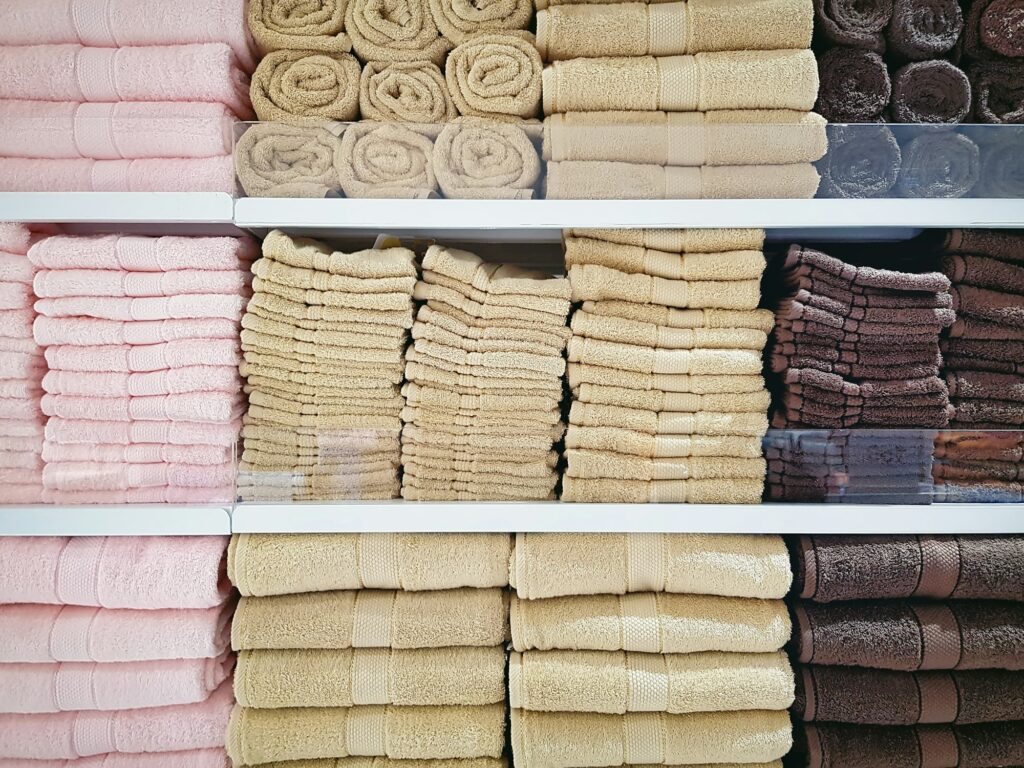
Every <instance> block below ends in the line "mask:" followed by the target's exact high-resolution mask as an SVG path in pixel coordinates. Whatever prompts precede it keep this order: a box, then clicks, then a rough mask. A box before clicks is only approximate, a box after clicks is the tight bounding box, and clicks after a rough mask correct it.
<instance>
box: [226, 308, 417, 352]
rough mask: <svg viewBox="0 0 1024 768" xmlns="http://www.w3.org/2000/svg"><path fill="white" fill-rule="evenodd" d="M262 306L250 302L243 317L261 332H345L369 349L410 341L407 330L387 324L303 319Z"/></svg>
mask: <svg viewBox="0 0 1024 768" xmlns="http://www.w3.org/2000/svg"><path fill="white" fill-rule="evenodd" d="M264 297H265V296H264ZM262 304H263V302H262V301H261V302H260V303H259V304H257V303H255V302H254V301H252V300H250V302H249V308H248V310H247V311H246V314H245V315H244V317H247V318H249V320H248V322H250V323H260V324H263V327H262V328H259V329H258V330H266V329H267V328H270V327H276V328H278V329H280V330H281V333H283V332H284V329H288V331H289V333H291V334H296V333H300V332H301V333H315V332H316V331H326V332H329V333H344V334H347V335H348V336H349V338H351V339H353V341H358V340H359V339H360V338H361V339H363V340H364V341H365V342H366V344H367V345H369V346H379V345H382V344H390V345H404V344H405V340H406V339H407V338H408V333H409V332H408V330H407V329H405V328H402V327H401V326H399V325H385V324H382V323H372V322H368V323H357V322H351V321H347V322H342V321H328V320H323V321H315V320H302V319H300V318H297V317H289V316H288V315H286V314H279V313H277V312H272V311H270V310H267V309H264V308H263V306H262Z"/></svg>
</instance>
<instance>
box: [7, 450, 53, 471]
mask: <svg viewBox="0 0 1024 768" xmlns="http://www.w3.org/2000/svg"><path fill="white" fill-rule="evenodd" d="M42 466H43V462H42V459H41V458H40V457H39V452H38V451H0V469H21V470H39V469H40V468H42Z"/></svg>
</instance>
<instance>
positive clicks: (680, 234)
mask: <svg viewBox="0 0 1024 768" xmlns="http://www.w3.org/2000/svg"><path fill="white" fill-rule="evenodd" d="M972 231H973V230H972ZM565 234H566V237H588V238H593V239H595V240H605V241H607V242H609V243H621V244H622V245H634V246H639V247H642V248H653V249H655V250H658V251H670V252H672V253H722V252H724V251H760V250H762V249H763V248H764V230H763V229H568V230H565Z"/></svg>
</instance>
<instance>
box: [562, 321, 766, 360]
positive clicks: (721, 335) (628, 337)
mask: <svg viewBox="0 0 1024 768" xmlns="http://www.w3.org/2000/svg"><path fill="white" fill-rule="evenodd" d="M572 329H573V331H574V332H575V333H576V334H577V335H578V336H585V337H588V338H593V339H602V340H606V341H614V342H619V343H629V342H633V343H636V344H638V345H643V346H650V347H660V348H663V349H757V350H760V349H764V346H765V343H766V342H767V338H768V337H767V335H766V334H765V332H764V331H759V330H755V329H753V328H732V329H730V328H671V327H668V326H662V325H649V324H647V323H637V322H631V321H629V320H625V319H623V318H612V317H605V316H602V315H591V314H590V313H588V312H582V311H577V312H576V313H575V314H574V315H573V319H572Z"/></svg>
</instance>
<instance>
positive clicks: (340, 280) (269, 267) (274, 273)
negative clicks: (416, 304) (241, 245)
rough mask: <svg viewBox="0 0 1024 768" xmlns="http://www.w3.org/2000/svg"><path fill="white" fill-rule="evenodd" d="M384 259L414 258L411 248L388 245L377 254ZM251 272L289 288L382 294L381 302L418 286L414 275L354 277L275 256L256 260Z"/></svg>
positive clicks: (399, 260) (409, 260) (408, 260)
mask: <svg viewBox="0 0 1024 768" xmlns="http://www.w3.org/2000/svg"><path fill="white" fill-rule="evenodd" d="M374 256H375V257H379V258H380V260H381V261H383V262H395V261H397V262H405V263H411V262H412V260H413V259H414V258H415V256H414V254H413V252H412V251H410V250H409V249H408V248H394V249H392V248H387V249H383V250H380V251H376V252H375V253H374ZM252 273H253V274H254V275H255V276H256V277H258V278H262V279H263V280H267V281H270V282H273V283H275V284H277V285H281V286H288V287H290V288H302V289H304V290H313V291H321V292H333V293H360V294H368V295H370V296H371V297H372V298H376V297H378V296H379V297H383V298H381V301H384V302H390V301H392V299H391V298H390V296H391V294H406V295H408V296H411V295H412V292H413V289H414V288H415V287H416V278H415V277H413V276H412V275H401V276H388V277H352V276H351V275H339V274H335V273H332V272H328V271H325V270H322V269H307V268H305V267H293V266H291V265H290V264H286V263H284V262H282V261H278V260H276V259H272V258H263V259H257V260H256V261H254V262H253V265H252Z"/></svg>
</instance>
